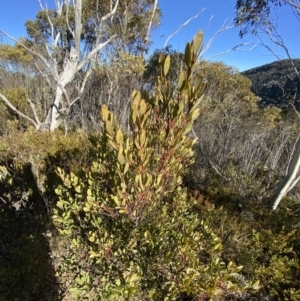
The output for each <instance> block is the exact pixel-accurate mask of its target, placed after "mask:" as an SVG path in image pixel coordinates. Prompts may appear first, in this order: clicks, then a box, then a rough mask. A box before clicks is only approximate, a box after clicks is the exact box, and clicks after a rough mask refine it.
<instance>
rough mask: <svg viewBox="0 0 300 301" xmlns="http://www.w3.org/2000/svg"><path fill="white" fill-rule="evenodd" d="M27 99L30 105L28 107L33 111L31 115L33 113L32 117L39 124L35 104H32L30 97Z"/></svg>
mask: <svg viewBox="0 0 300 301" xmlns="http://www.w3.org/2000/svg"><path fill="white" fill-rule="evenodd" d="M27 101H28V102H29V105H30V107H31V109H32V112H33V115H34V118H35V120H36V122H37V124H38V125H40V124H41V122H40V119H39V117H38V114H37V111H36V107H35V104H34V103H33V102H32V101H31V100H30V99H28V100H27Z"/></svg>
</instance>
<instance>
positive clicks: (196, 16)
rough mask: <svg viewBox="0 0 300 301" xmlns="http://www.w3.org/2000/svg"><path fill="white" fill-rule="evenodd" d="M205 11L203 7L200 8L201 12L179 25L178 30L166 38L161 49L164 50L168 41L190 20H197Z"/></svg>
mask: <svg viewBox="0 0 300 301" xmlns="http://www.w3.org/2000/svg"><path fill="white" fill-rule="evenodd" d="M205 9H206V8H205V7H204V8H202V10H201V11H200V12H199V13H198V14H197V15H195V16H194V17H191V18H190V19H188V20H187V21H186V22H184V23H183V24H181V25H180V26H179V28H178V29H177V30H176V31H175V32H174V33H172V34H171V35H170V36H169V37H168V38H167V40H166V42H165V44H164V47H163V48H166V47H167V45H168V42H169V40H170V39H171V38H172V37H174V36H175V35H176V34H177V33H178V32H179V31H180V30H181V29H182V28H183V27H184V26H186V25H188V24H189V23H190V22H191V21H192V20H194V19H196V18H198V17H199V16H200V14H201V13H202V12H203V11H204V10H205Z"/></svg>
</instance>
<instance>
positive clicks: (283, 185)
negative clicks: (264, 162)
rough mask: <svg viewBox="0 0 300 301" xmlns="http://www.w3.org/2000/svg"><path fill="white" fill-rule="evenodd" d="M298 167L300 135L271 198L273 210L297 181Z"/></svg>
mask: <svg viewBox="0 0 300 301" xmlns="http://www.w3.org/2000/svg"><path fill="white" fill-rule="evenodd" d="M299 167H300V135H299V136H298V139H297V142H296V144H295V147H294V151H293V154H292V156H291V160H290V162H289V165H288V168H287V172H286V175H285V177H284V178H283V179H282V180H281V182H280V183H279V185H278V187H277V189H276V191H275V193H274V196H273V198H272V201H271V204H270V209H271V210H275V209H276V208H277V206H278V204H279V203H280V201H281V200H282V198H283V197H284V196H285V195H286V194H287V193H288V192H289V191H290V190H291V189H292V188H293V187H294V186H295V185H296V184H297V182H298V181H299V175H298V174H299Z"/></svg>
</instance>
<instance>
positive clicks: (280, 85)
mask: <svg viewBox="0 0 300 301" xmlns="http://www.w3.org/2000/svg"><path fill="white" fill-rule="evenodd" d="M295 68H296V69H297V70H299V69H300V59H291V60H289V59H286V60H281V61H275V62H273V63H271V64H266V65H263V66H260V67H256V68H253V69H250V70H246V71H244V72H242V74H243V75H244V76H246V77H248V78H249V79H250V80H251V83H252V86H251V88H252V91H253V92H254V93H255V94H256V95H257V96H259V97H260V101H259V105H260V106H267V105H273V106H276V107H279V108H282V109H284V110H290V109H292V106H291V105H294V106H295V107H296V108H297V109H299V96H300V95H299V93H300V92H299V91H300V79H299V75H297V74H296V73H295Z"/></svg>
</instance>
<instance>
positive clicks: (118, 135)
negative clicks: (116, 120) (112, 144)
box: [116, 129, 123, 145]
mask: <svg viewBox="0 0 300 301" xmlns="http://www.w3.org/2000/svg"><path fill="white" fill-rule="evenodd" d="M116 141H117V143H118V144H119V145H122V144H123V133H122V131H121V130H120V129H118V130H117V133H116Z"/></svg>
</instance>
